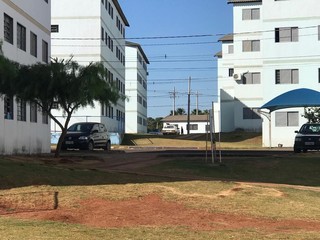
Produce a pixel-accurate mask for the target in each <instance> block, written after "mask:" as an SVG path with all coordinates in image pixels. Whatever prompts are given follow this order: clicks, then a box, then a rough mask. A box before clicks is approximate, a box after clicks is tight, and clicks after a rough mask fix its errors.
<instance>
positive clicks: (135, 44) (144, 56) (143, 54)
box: [126, 41, 150, 64]
mask: <svg viewBox="0 0 320 240" xmlns="http://www.w3.org/2000/svg"><path fill="white" fill-rule="evenodd" d="M126 46H128V47H136V48H138V49H139V51H140V52H141V54H142V56H143V58H144V60H145V61H146V63H147V64H150V62H149V59H148V57H147V55H146V54H145V52H144V51H143V49H142V47H141V45H140V44H139V43H134V42H130V41H126Z"/></svg>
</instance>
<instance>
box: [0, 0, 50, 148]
mask: <svg viewBox="0 0 320 240" xmlns="http://www.w3.org/2000/svg"><path fill="white" fill-rule="evenodd" d="M50 2H51V1H49V3H46V2H45V1H44V0H39V3H38V4H31V3H30V2H29V1H17V0H12V1H8V0H1V1H0V39H2V40H3V32H4V31H3V16H4V13H6V14H7V15H9V16H10V17H12V18H13V26H14V31H13V44H10V43H8V42H6V41H3V47H2V48H3V54H4V55H5V56H6V57H7V58H9V59H11V60H13V61H17V62H19V63H22V64H26V65H27V64H33V63H36V62H41V61H42V40H44V41H46V42H47V43H48V45H49V49H48V52H49V56H50V16H51V10H50ZM17 22H19V23H20V24H21V25H23V26H24V27H25V28H26V51H22V50H20V49H18V48H17V44H16V42H17V36H16V25H17ZM30 31H32V32H33V33H35V34H36V35H37V46H38V47H37V52H38V56H37V57H34V56H31V55H30V42H29V41H30ZM13 109H14V119H13V120H7V119H4V104H3V99H2V98H1V99H0V132H1V135H0V154H17V153H24V154H33V153H48V152H50V125H49V124H45V123H42V114H41V112H38V115H37V123H31V122H30V106H29V104H27V107H26V110H27V113H26V118H27V119H26V121H25V122H23V121H17V118H16V116H17V104H16V101H14V107H13Z"/></svg>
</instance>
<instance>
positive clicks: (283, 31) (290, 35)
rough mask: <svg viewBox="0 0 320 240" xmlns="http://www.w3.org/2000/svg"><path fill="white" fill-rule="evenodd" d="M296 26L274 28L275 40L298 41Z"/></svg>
mask: <svg viewBox="0 0 320 240" xmlns="http://www.w3.org/2000/svg"><path fill="white" fill-rule="evenodd" d="M298 40H299V29H298V27H284V28H276V29H275V42H298Z"/></svg>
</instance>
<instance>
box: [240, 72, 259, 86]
mask: <svg viewBox="0 0 320 240" xmlns="http://www.w3.org/2000/svg"><path fill="white" fill-rule="evenodd" d="M260 83H261V74H260V73H259V72H253V73H245V74H243V84H260Z"/></svg>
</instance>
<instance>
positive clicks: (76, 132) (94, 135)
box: [62, 122, 111, 151]
mask: <svg viewBox="0 0 320 240" xmlns="http://www.w3.org/2000/svg"><path fill="white" fill-rule="evenodd" d="M67 148H78V149H87V150H90V151H92V150H93V149H94V148H103V149H105V150H107V151H109V150H110V148H111V141H110V136H109V133H108V131H107V128H106V127H105V125H104V124H102V123H96V122H82V123H75V124H73V125H71V126H70V127H69V128H68V131H67V135H66V136H65V138H64V140H63V142H62V149H64V150H66V149H67Z"/></svg>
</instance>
